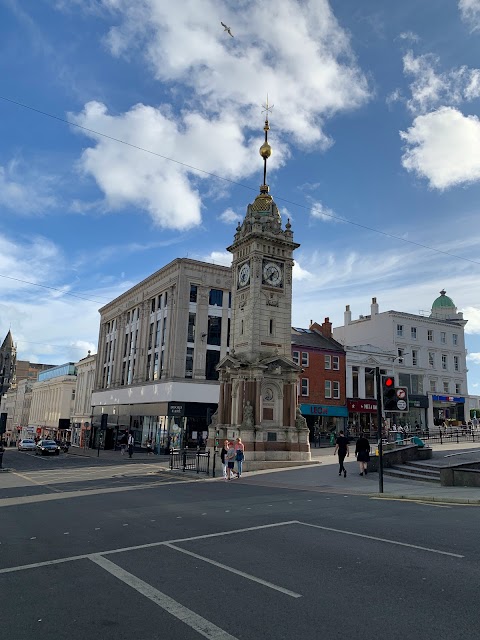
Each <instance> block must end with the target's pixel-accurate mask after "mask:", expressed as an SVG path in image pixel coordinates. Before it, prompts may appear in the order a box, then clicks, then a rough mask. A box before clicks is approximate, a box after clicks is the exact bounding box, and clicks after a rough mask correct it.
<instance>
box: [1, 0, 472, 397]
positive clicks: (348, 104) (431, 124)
mask: <svg viewBox="0 0 480 640" xmlns="http://www.w3.org/2000/svg"><path fill="white" fill-rule="evenodd" d="M221 20H222V21H224V22H226V23H227V24H228V25H230V26H231V28H232V32H233V34H234V36H235V37H234V38H231V37H230V36H228V34H226V33H225V32H224V31H223V29H222V27H221V25H220V21H221ZM479 51H480V0H460V1H458V2H457V1H454V0H435V1H434V0H426V1H424V2H422V3H418V1H416V0H404V1H403V2H402V3H397V2H393V1H392V0H389V1H387V2H385V0H363V1H362V2H358V0H331V1H330V3H328V2H327V1H326V0H304V1H302V2H297V1H295V0H277V1H276V2H273V1H271V0H265V1H264V2H257V1H255V0H235V1H233V0H217V1H215V2H214V1H213V0H184V1H183V2H181V3H177V4H174V3H172V2H169V1H167V0H138V2H135V3H133V2H131V1H130V0H29V1H28V0H27V1H22V2H20V0H0V77H1V79H2V82H1V91H0V95H2V96H3V98H8V99H10V100H13V101H16V102H18V103H22V104H24V105H28V106H30V107H33V108H35V109H37V110H40V111H43V112H46V113H49V114H52V115H54V116H57V117H58V118H61V119H66V120H69V121H70V122H72V123H76V124H78V125H81V126H82V127H86V128H88V129H91V130H92V131H94V132H98V133H102V134H105V135H106V136H110V137H111V138H117V139H120V140H123V141H124V142H127V143H129V144H130V145H134V146H138V147H142V148H144V149H147V150H150V151H152V152H153V153H150V154H149V153H147V152H145V151H140V150H137V149H134V148H132V147H131V146H127V145H124V144H121V143H119V142H115V141H114V140H111V139H110V138H106V137H102V136H100V135H98V133H92V132H87V131H85V130H84V129H83V130H82V129H80V128H78V127H74V126H70V125H68V124H65V123H62V122H60V121H58V120H55V119H53V118H49V117H46V116H45V115H42V114H40V113H38V112H35V111H32V110H31V109H26V108H24V107H21V106H18V105H16V104H13V103H12V102H8V101H5V100H3V99H0V136H1V141H2V144H1V145H0V223H1V224H0V274H2V275H3V276H10V277H11V278H16V279H17V280H11V279H8V278H5V277H1V278H0V336H2V337H3V335H4V334H5V333H6V332H7V330H8V328H9V327H11V329H12V333H13V335H14V339H15V340H16V341H17V342H18V349H19V357H20V358H23V359H31V360H32V361H42V362H52V363H61V362H64V361H67V360H77V359H79V358H81V357H83V356H84V355H86V351H87V349H92V350H95V345H96V341H97V335H98V320H99V315H98V308H99V307H100V306H101V305H102V304H104V303H105V302H108V301H109V300H111V299H112V298H113V297H115V296H117V295H119V294H120V293H122V292H123V291H125V290H126V289H128V288H129V287H130V286H132V285H134V284H135V283H137V282H138V281H139V280H141V279H143V278H145V277H146V276H148V275H149V274H151V273H153V272H154V271H156V270H157V269H159V268H160V267H162V266H163V265H164V264H166V263H168V262H169V261H170V260H172V259H174V258H176V257H191V258H196V259H202V260H207V261H214V262H219V263H222V264H225V263H226V262H225V261H226V260H227V259H228V254H226V252H225V247H226V246H228V245H229V244H230V243H231V240H232V237H233V233H234V229H235V226H236V223H237V221H238V220H239V219H241V217H242V216H243V215H244V212H245V208H246V205H247V204H248V203H249V202H251V201H252V199H253V197H254V196H255V194H256V192H257V191H258V186H259V184H260V182H261V178H262V164H261V158H260V157H259V155H258V148H259V146H260V144H261V141H262V136H263V131H262V127H263V117H262V114H261V104H262V103H263V102H264V101H265V98H266V94H267V93H268V94H269V99H270V102H271V103H273V104H274V109H273V112H272V116H271V120H270V124H271V131H270V140H271V144H272V147H273V155H272V158H271V161H270V163H269V165H270V166H269V180H268V181H269V183H270V187H271V193H272V195H273V196H274V197H275V199H276V201H277V204H278V205H279V207H280V208H281V211H282V215H283V216H284V218H286V217H290V218H291V220H292V227H293V230H294V233H295V240H296V241H297V242H300V243H301V247H300V249H298V251H297V252H296V266H295V283H294V284H295V286H294V311H293V324H294V325H297V326H308V323H309V321H310V319H313V320H317V321H320V322H321V321H322V320H323V318H324V317H325V316H329V317H330V319H331V320H332V321H333V323H334V325H337V324H340V323H341V322H342V321H343V311H344V308H345V305H346V304H350V306H351V309H352V313H353V316H354V317H356V316H358V315H359V314H364V313H368V311H369V305H370V300H371V298H372V297H373V296H376V297H377V299H378V302H379V304H380V310H381V311H382V310H383V311H386V310H388V309H396V310H399V311H406V312H413V313H418V312H419V311H428V310H429V309H430V307H431V304H432V302H433V300H434V299H435V298H436V297H437V295H438V292H439V291H440V289H442V288H445V289H446V290H447V293H448V295H450V296H451V297H452V298H453V300H454V302H455V303H456V305H457V307H458V309H459V310H462V311H463V312H464V315H465V317H466V318H467V319H468V324H467V333H468V335H467V346H468V350H469V361H468V365H469V370H470V371H469V391H470V393H480V291H479V287H478V275H479V269H480V253H479V250H478V247H479V246H480V243H479V240H480V224H479V213H480V212H479V208H480V205H479V202H480V119H479V117H480V69H478V68H477V67H476V65H478V52H479ZM154 154H160V156H165V157H168V158H172V159H174V160H177V161H178V162H179V163H185V164H187V165H190V167H196V168H198V169H199V170H202V171H203V172H206V173H202V172H201V171H195V170H193V169H191V168H188V167H186V166H184V165H182V164H179V163H175V162H171V161H168V160H165V159H164V158H162V157H159V156H158V155H154ZM209 174H215V175H217V176H221V177H223V178H226V179H227V180H229V181H233V182H235V183H238V184H232V183H231V182H228V181H225V180H221V179H218V178H215V177H213V176H211V175H209ZM242 185H243V186H242ZM332 216H333V217H332ZM351 223H356V224H351ZM365 227H367V228H365ZM373 229H376V230H379V231H382V232H384V234H388V235H382V234H379V233H376V232H375V231H373ZM391 236H395V237H391ZM406 241H410V242H406ZM412 242H413V243H418V244H412ZM418 245H425V246H429V247H433V248H436V249H437V250H438V251H437V252H435V251H431V250H429V249H427V248H424V247H422V246H418ZM442 252H443V253H442ZM447 254H452V255H447ZM18 280H26V281H29V282H31V283H36V284H37V285H43V287H53V288H55V289H59V290H60V291H57V290H53V289H48V288H43V287H39V286H33V285H31V284H23V283H20V282H18ZM66 293H69V294H74V296H78V297H73V296H72V295H66Z"/></svg>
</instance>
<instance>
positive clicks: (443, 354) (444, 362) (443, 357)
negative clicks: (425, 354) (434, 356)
mask: <svg viewBox="0 0 480 640" xmlns="http://www.w3.org/2000/svg"><path fill="white" fill-rule="evenodd" d="M446 368H447V355H446V354H445V353H442V369H446Z"/></svg>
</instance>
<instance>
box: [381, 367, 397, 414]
mask: <svg viewBox="0 0 480 640" xmlns="http://www.w3.org/2000/svg"><path fill="white" fill-rule="evenodd" d="M382 401H383V410H384V411H397V395H396V392H395V378H394V377H393V376H382Z"/></svg>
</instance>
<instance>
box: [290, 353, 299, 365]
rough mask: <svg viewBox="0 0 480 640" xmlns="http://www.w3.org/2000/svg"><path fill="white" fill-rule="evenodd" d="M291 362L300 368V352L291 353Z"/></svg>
mask: <svg viewBox="0 0 480 640" xmlns="http://www.w3.org/2000/svg"><path fill="white" fill-rule="evenodd" d="M292 360H293V362H294V364H296V365H298V366H300V351H292Z"/></svg>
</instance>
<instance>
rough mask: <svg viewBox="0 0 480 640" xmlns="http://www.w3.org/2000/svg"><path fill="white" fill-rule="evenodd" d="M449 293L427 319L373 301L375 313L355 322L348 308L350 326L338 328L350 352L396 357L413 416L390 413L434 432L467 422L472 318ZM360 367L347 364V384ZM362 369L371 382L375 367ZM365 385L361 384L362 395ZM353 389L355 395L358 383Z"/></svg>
mask: <svg viewBox="0 0 480 640" xmlns="http://www.w3.org/2000/svg"><path fill="white" fill-rule="evenodd" d="M445 294H446V292H445V291H441V292H440V296H439V297H438V298H437V299H436V300H435V301H434V303H433V305H432V310H431V313H430V315H425V316H423V315H415V314H411V313H403V312H401V311H393V310H390V311H384V312H382V313H380V311H379V306H378V304H377V300H376V298H373V299H372V304H371V312H370V315H367V316H360V317H359V318H358V319H356V320H352V314H351V311H350V307H349V306H347V308H346V311H345V316H344V325H343V326H341V327H336V328H334V330H333V335H334V337H335V339H336V340H338V341H339V342H341V343H342V344H343V345H344V346H345V347H347V354H348V351H349V348H350V347H358V346H360V345H373V346H374V347H376V348H378V349H381V350H383V351H384V352H385V353H386V354H388V353H390V354H391V355H392V360H391V362H392V365H391V367H390V369H389V370H388V373H389V374H392V373H393V374H394V375H395V379H396V383H397V385H399V386H406V387H408V390H409V412H408V413H405V414H392V415H391V416H388V415H387V417H390V418H391V419H392V420H394V421H396V422H397V423H398V421H400V422H403V423H407V422H408V423H409V424H411V425H414V424H415V422H416V421H419V422H420V424H421V425H422V426H423V427H428V428H431V427H433V426H434V425H438V424H441V423H443V422H444V421H445V420H447V421H451V423H452V424H457V423H462V422H464V421H465V419H466V418H467V416H466V415H465V398H466V396H467V395H468V390H467V365H466V350H465V339H464V327H465V324H466V323H467V320H464V319H463V314H462V313H459V312H457V308H456V307H455V305H454V303H453V301H452V300H451V298H449V297H448V296H447V295H445ZM394 358H396V360H395V361H394V360H393V359H394ZM347 359H348V356H347ZM354 366H355V365H354V364H353V362H352V363H351V364H350V365H348V364H347V385H348V384H349V383H348V380H349V379H350V380H352V381H353V373H354V370H353V367H354ZM357 366H358V372H357V373H358V375H359V379H365V375H366V374H365V371H366V370H367V369H368V366H369V363H368V362H365V365H362V364H360V363H359V364H358V365H357ZM379 366H381V365H379ZM364 384H365V383H364V382H359V389H358V390H359V393H360V390H361V389H362V388H364V387H363V385H364ZM350 385H351V386H350V389H351V392H352V394H353V388H352V385H353V382H350ZM347 394H348V391H347ZM352 399H355V398H352Z"/></svg>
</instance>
